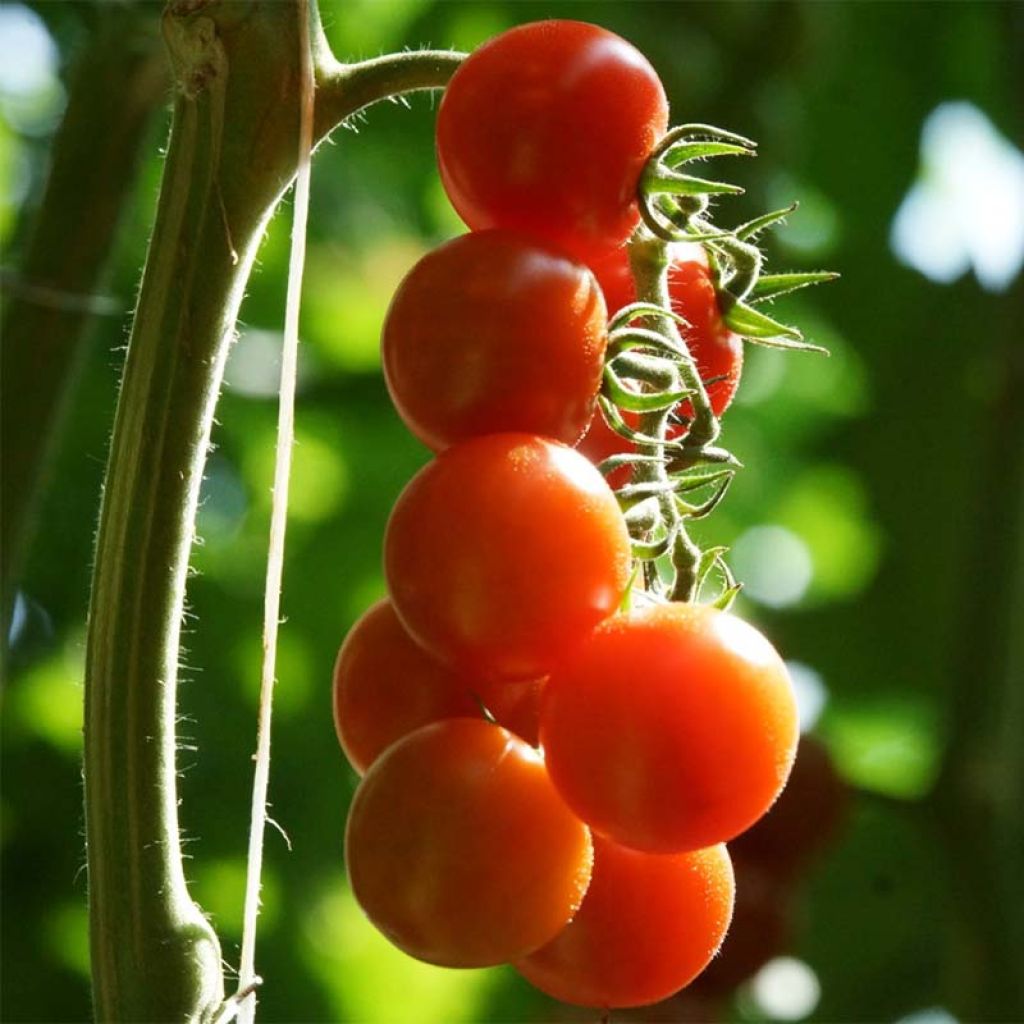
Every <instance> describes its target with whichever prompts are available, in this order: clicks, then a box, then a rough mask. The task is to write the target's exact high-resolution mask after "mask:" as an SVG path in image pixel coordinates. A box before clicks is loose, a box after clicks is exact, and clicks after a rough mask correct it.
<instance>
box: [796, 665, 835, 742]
mask: <svg viewBox="0 0 1024 1024" xmlns="http://www.w3.org/2000/svg"><path fill="white" fill-rule="evenodd" d="M786 668H787V669H788V670H789V678H790V679H791V680H792V681H793V693H794V694H795V695H796V709H797V714H798V715H799V716H800V732H802V733H804V732H810V731H811V730H812V729H813V728H814V727H815V725H817V723H818V719H819V718H821V713H822V711H824V710H825V705H826V704H827V703H828V687H826V686H825V680H824V679H822V677H821V673H820V672H818V671H816V670H815V669H813V668H811V666H810V665H805V664H804V663H803V662H802V661H787V662H786Z"/></svg>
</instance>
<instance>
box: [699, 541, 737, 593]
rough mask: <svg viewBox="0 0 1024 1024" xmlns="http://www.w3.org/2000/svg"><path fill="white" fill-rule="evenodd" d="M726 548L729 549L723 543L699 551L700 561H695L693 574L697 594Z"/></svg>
mask: <svg viewBox="0 0 1024 1024" xmlns="http://www.w3.org/2000/svg"><path fill="white" fill-rule="evenodd" d="M728 550H729V549H728V548H727V547H726V546H725V545H724V544H723V545H719V546H718V547H713V548H708V549H707V550H706V551H702V552H701V555H700V561H698V562H697V568H696V570H695V572H694V574H693V575H694V580H695V586H696V593H697V594H698V596H699V595H700V588H701V587H703V586H704V583H705V582H706V581H707V578H708V576H709V575H710V574H711V570H712V569H713V568H714V567H715V563H716V562H718V561H719V559H721V558H722V557H723V556H724V555H725V553H726V552H727V551H728ZM723 564H724V563H723Z"/></svg>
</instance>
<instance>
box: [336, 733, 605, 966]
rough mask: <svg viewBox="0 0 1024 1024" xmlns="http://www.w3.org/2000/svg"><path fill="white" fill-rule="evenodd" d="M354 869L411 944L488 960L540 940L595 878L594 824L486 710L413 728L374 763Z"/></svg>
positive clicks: (387, 922) (394, 930)
mask: <svg viewBox="0 0 1024 1024" xmlns="http://www.w3.org/2000/svg"><path fill="white" fill-rule="evenodd" d="M345 855H346V859H347V863H348V873H349V881H350V883H351V885H352V891H353V893H354V894H355V897H356V899H357V900H358V901H359V904H360V906H361V907H362V908H363V910H364V911H365V912H366V915H367V916H368V917H369V918H370V920H371V921H372V922H373V923H374V924H375V925H376V926H377V927H378V928H379V929H380V930H381V931H382V932H383V933H384V934H385V935H386V936H387V937H388V938H389V939H390V940H391V941H392V942H393V943H394V944H395V945H396V946H398V947H399V948H400V949H402V950H404V951H405V952H406V953H408V954H409V955H410V956H414V957H417V958H418V959H420V960H426V961H427V962H428V963H433V964H440V965H442V966H445V967H486V966H489V965H492V964H499V963H503V962H505V961H508V960H513V959H516V958H518V957H521V956H525V955H526V954H527V953H529V952H530V951H532V950H534V949H536V948H537V947H538V946H541V945H543V944H544V943H546V942H548V941H549V940H550V939H552V938H554V936H555V935H557V934H558V932H559V931H560V930H561V929H562V928H563V927H564V926H565V925H566V924H567V923H568V921H569V920H570V918H571V917H572V916H573V914H574V913H575V912H576V910H577V908H578V907H579V905H580V901H581V900H582V899H583V895H584V893H585V892H586V889H587V885H588V884H589V881H590V871H591V863H592V856H593V850H592V846H591V841H590V834H589V832H588V831H587V829H586V827H585V826H584V825H583V824H582V822H580V821H579V819H578V818H576V817H575V816H574V815H573V814H572V813H571V812H570V811H569V809H568V808H567V807H566V806H565V804H564V803H563V802H562V799H561V798H560V797H559V795H558V793H557V792H556V791H555V788H554V786H552V785H551V780H550V779H549V778H548V775H547V772H546V771H545V770H544V762H543V759H542V757H541V755H540V753H539V752H538V751H536V750H534V749H533V748H532V747H530V746H528V745H527V744H526V743H524V742H523V741H522V740H521V739H518V738H517V737H515V736H513V735H512V734H511V733H510V732H508V731H507V730H505V729H502V728H500V727H499V726H496V725H491V724H490V723H488V722H483V721H480V720H477V719H469V718H452V719H448V720H447V721H444V722H435V723H434V724H433V725H426V726H424V727H423V728H422V729H417V730H416V732H414V733H411V734H410V735H408V736H406V737H405V738H404V739H401V740H399V741H398V742H397V743H395V744H394V745H393V746H391V747H389V748H388V749H387V750H386V751H385V752H384V754H383V755H382V756H381V757H380V758H378V760H376V761H375V762H374V763H373V765H371V767H370V770H369V771H368V772H367V773H366V775H365V776H364V777H363V780H362V782H361V784H360V786H359V788H358V789H357V790H356V794H355V797H354V798H353V801H352V807H351V810H350V812H349V819H348V828H347V831H346V835H345Z"/></svg>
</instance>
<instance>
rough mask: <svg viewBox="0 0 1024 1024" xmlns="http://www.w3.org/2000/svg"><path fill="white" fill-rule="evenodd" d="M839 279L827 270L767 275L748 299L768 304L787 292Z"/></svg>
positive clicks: (758, 281) (754, 288)
mask: <svg viewBox="0 0 1024 1024" xmlns="http://www.w3.org/2000/svg"><path fill="white" fill-rule="evenodd" d="M837 277H839V275H838V274H836V273H833V272H831V271H827V270H818V271H812V272H810V273H806V274H765V275H763V276H762V277H760V278H758V280H757V283H756V284H755V285H754V287H753V288H752V289H751V291H750V295H749V296H748V298H749V299H750V301H751V302H767V301H770V300H771V299H775V298H778V296H780V295H785V294H786V293H787V292H795V291H796V290H797V289H798V288H809V287H810V286H811V285H813V284H822V283H824V282H825V281H834V280H836V278H837Z"/></svg>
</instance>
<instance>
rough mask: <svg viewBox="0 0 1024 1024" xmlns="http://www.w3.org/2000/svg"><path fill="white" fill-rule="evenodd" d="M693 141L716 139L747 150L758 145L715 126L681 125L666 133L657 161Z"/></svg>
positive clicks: (659, 146)
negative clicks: (682, 144) (675, 148)
mask: <svg viewBox="0 0 1024 1024" xmlns="http://www.w3.org/2000/svg"><path fill="white" fill-rule="evenodd" d="M693 139H714V140H716V141H718V142H731V143H734V144H735V145H737V146H742V147H743V148H744V149H745V150H754V149H757V143H756V142H754V140H753V139H748V138H746V137H745V136H743V135H737V134H736V132H729V131H726V130H725V129H724V128H716V127H715V126H714V125H713V124H681V125H679V126H678V127H676V128H672V129H670V130H669V131H668V132H666V133H665V135H664V136H663V138H662V140H661V142H659V143H658V148H657V149H656V150H655V151H654V157H653V158H655V159H657V158H660V157H662V156H663V155H664V154H665V153H667V152H669V150H671V149H673V148H674V147H676V146H678V145H679V143H681V142H689V141H691V140H693Z"/></svg>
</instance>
